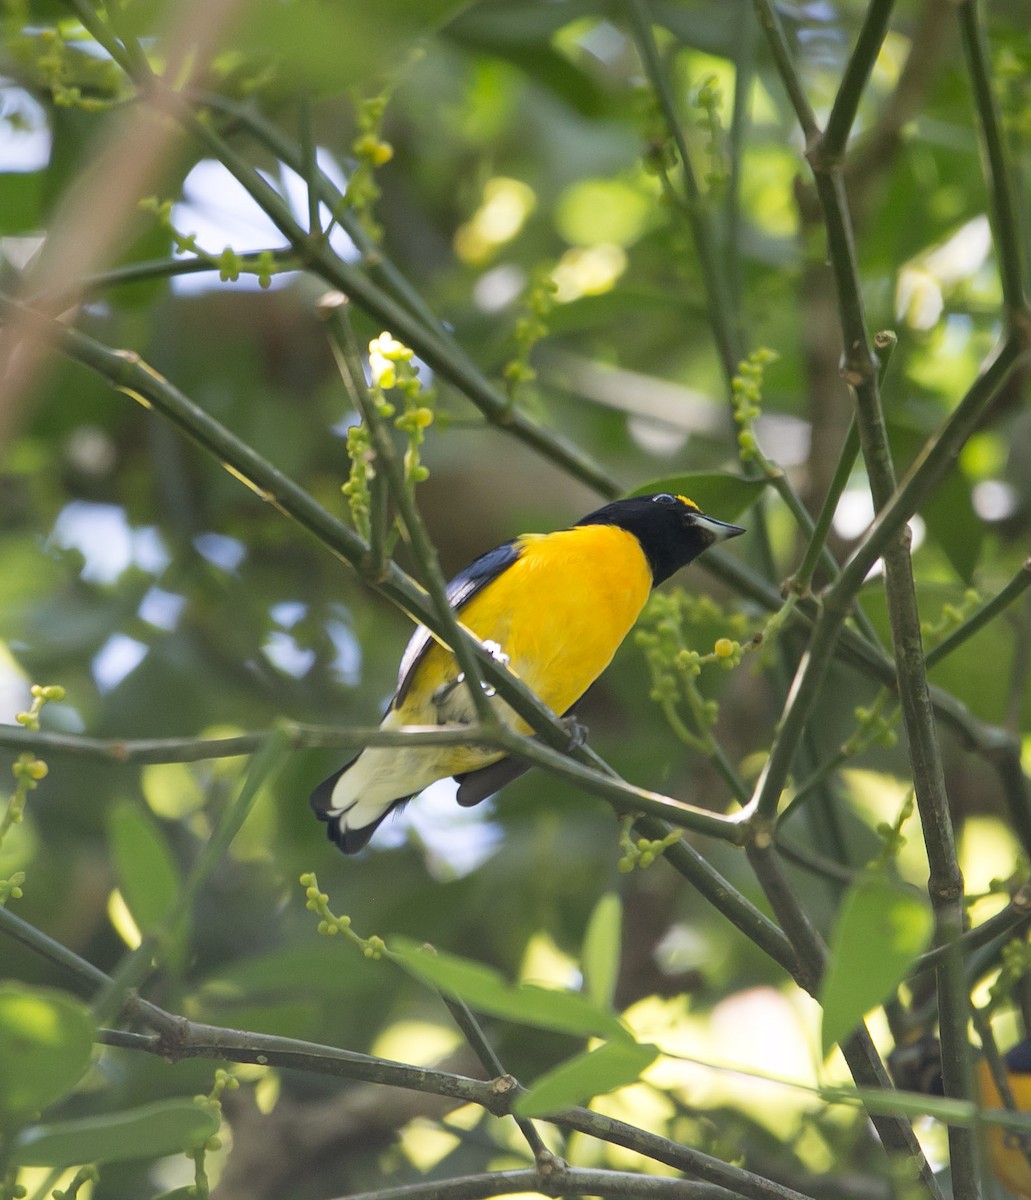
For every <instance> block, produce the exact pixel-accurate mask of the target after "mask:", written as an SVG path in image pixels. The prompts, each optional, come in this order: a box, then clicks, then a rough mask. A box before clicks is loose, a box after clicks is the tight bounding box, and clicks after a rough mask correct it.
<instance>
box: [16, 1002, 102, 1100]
mask: <svg viewBox="0 0 1031 1200" xmlns="http://www.w3.org/2000/svg"><path fill="white" fill-rule="evenodd" d="M94 1033H95V1025H94V1022H93V1018H92V1017H91V1016H90V1013H89V1009H87V1008H86V1006H85V1005H84V1004H81V1003H80V1002H79V1001H78V1000H75V999H74V998H73V997H71V996H67V995H65V994H64V993H63V992H56V991H50V990H48V989H45V988H29V987H23V986H21V985H20V984H17V983H4V984H0V1118H2V1117H4V1116H10V1115H13V1114H18V1113H21V1114H30V1113H33V1112H36V1111H37V1110H39V1109H42V1108H46V1106H47V1105H48V1104H52V1103H53V1102H54V1101H55V1100H58V1099H60V1098H61V1097H62V1096H64V1095H65V1094H66V1093H67V1092H69V1091H70V1090H71V1089H72V1088H73V1087H74V1086H75V1084H76V1083H78V1081H79V1079H80V1078H81V1077H82V1075H83V1074H84V1073H85V1071H86V1069H87V1068H88V1067H89V1064H90V1055H91V1053H92V1050H93V1036H94Z"/></svg>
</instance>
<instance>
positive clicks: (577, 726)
mask: <svg viewBox="0 0 1031 1200" xmlns="http://www.w3.org/2000/svg"><path fill="white" fill-rule="evenodd" d="M562 724H563V725H564V726H565V727H566V733H568V734H569V749H570V750H579V749H580V747H581V746H582V745H584V743H585V742H586V741H587V734H588V733H589V732H590V730H589V729H588V728H587V726H586V725H581V723H580V722H579V721H578V720H577V719H576V717H563V718H562Z"/></svg>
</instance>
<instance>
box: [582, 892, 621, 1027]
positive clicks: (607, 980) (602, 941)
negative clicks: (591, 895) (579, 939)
mask: <svg viewBox="0 0 1031 1200" xmlns="http://www.w3.org/2000/svg"><path fill="white" fill-rule="evenodd" d="M622 934H623V902H622V900H621V899H620V897H619V895H618V894H617V893H616V892H606V893H605V894H604V895H603V896H602V897H601V898H600V899H599V900H598V903H597V904H596V905H595V906H594V912H592V913H591V919H590V920H589V921H588V922H587V932H586V933H585V934H584V948H583V973H584V990H585V991H586V993H587V996H588V998H589V999H590V1000H591V1002H592V1003H593V1004H596V1005H597V1006H598V1007H599V1008H611V1007H612V997H613V996H614V995H615V992H616V980H617V979H618V978H619V952H620V944H621V939H622Z"/></svg>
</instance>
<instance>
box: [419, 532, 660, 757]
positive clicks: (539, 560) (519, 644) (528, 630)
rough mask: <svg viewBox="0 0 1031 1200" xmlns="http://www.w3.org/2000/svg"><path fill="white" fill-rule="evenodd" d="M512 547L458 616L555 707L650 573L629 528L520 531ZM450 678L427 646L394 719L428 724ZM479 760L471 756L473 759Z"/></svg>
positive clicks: (563, 705) (608, 657)
mask: <svg viewBox="0 0 1031 1200" xmlns="http://www.w3.org/2000/svg"><path fill="white" fill-rule="evenodd" d="M521 549H522V553H521V555H520V557H519V559H518V560H517V561H516V562H515V563H513V564H512V566H510V567H509V568H507V569H506V570H505V571H503V572H502V574H501V575H499V576H498V578H497V579H495V580H493V581H492V582H491V583H489V584H487V585H486V586H485V587H484V588H483V590H482V591H480V592H479V593H478V594H477V595H475V596H474V597H473V598H472V599H471V600H470V601H469V603H468V604H466V605H465V607H464V608H462V609H461V610H460V613H459V615H460V617H461V620H462V623H463V624H464V625H465V626H467V627H468V628H469V629H471V630H472V632H473V633H475V634H476V636H477V637H478V638H480V640H481V641H491V642H496V643H497V644H498V645H499V646H500V647H501V650H502V652H503V653H504V654H507V655H508V658H509V662H508V665H509V667H510V669H511V670H513V671H514V672H515V673H516V674H517V675H518V676H519V677H520V678H521V679H522V680H523V682H524V683H526V684H527V685H528V686H529V687H531V688H532V689H533V690H534V691H535V692H536V693H537V695H538V696H540V698H541V699H542V700H543V701H544V702H545V703H546V704H547V705H548V706H549V708H551V709H553V710H554V711H555V712H557V713H564V712H566V711H567V710H568V709H569V707H570V705H572V704H575V703H576V701H577V700H579V698H580V697H581V696H582V695H583V694H584V692H585V691H587V689H588V688H589V687H590V686H591V684H592V683H593V682H594V681H595V680H596V679H597V678H598V676H599V675H600V674H601V673H602V671H604V670H605V668H606V667H607V666H608V664H609V663H610V662H611V661H612V656H613V655H614V654H615V652H616V650H617V649H618V647H619V645H620V643H621V642H622V641H623V639H624V638H625V637H626V635H627V633H629V631H630V629H631V627H632V626H633V624H634V622H635V621H636V620H637V618H638V616H639V615H640V612H641V609H642V608H643V607H644V603H645V601H646V600H647V599H648V593H649V592H650V590H651V584H652V577H651V571H650V569H649V567H648V562H647V559H646V558H645V556H644V552H643V551H642V550H641V547H640V545H639V543H638V541H637V539H636V538H635V537H634V536H633V534H630V533H627V532H626V530H624V529H620V528H618V527H617V526H614V525H588V526H582V527H580V528H577V529H567V530H561V531H559V532H557V533H549V534H543V535H528V536H527V537H525V538H523V539H521ZM457 675H458V667H457V664H456V663H455V659H454V656H453V655H452V654H451V652H450V651H449V650H445V649H444V648H443V647H442V646H440V645H439V643H436V642H434V643H433V644H432V645H431V647H430V649H429V650H428V652H427V653H426V656H425V657H424V659H423V660H422V662H421V663H420V664H419V667H418V669H417V671H416V678H415V679H414V681H413V683H412V686H411V688H410V690H409V691H408V693H407V695H406V696H405V700H404V702H403V704H402V706H401V710H402V711H401V713H399V716H401V717H402V718H403V720H404V721H405V722H406V723H407V722H427V721H428V722H431V723H432V722H435V721H436V720H437V715H436V712H435V711H434V706H433V694H434V692H435V691H436V690H437V689H438V688H439V687H440V686H441V685H442V684H444V683H447V682H449V681H450V680H452V679H455V678H456V677H457ZM519 727H521V728H522V729H523V730H524V731H525V729H526V726H525V725H523V724H522V723H521V722H520V723H519ZM484 757H485V756H484V755H483V753H482V751H481V752H479V754H478V755H477V759H478V762H479V763H480V765H482V762H483V760H484ZM486 757H488V758H490V757H497V756H496V755H494V756H486ZM455 769H456V770H458V769H469V768H455Z"/></svg>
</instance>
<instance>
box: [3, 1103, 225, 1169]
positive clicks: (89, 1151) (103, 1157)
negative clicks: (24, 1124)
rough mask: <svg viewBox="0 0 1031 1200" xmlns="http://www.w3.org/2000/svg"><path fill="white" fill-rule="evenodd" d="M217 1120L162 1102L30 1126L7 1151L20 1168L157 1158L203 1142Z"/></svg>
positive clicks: (190, 1107)
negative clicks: (78, 1118)
mask: <svg viewBox="0 0 1031 1200" xmlns="http://www.w3.org/2000/svg"><path fill="white" fill-rule="evenodd" d="M218 1125H219V1119H218V1116H217V1115H216V1114H215V1113H213V1112H212V1111H211V1110H210V1109H207V1108H202V1107H201V1106H200V1105H198V1104H195V1103H194V1102H193V1101H192V1100H162V1101H159V1102H158V1103H156V1104H146V1105H142V1106H141V1107H139V1108H134V1109H130V1110H129V1111H127V1112H118V1113H107V1114H105V1115H104V1116H101V1117H83V1118H81V1119H80V1120H76V1121H58V1122H54V1123H53V1124H51V1125H33V1126H31V1127H30V1128H28V1129H23V1130H22V1131H21V1133H20V1134H19V1135H18V1136H17V1138H16V1139H15V1141H14V1145H13V1146H12V1147H11V1162H12V1163H13V1164H14V1165H15V1166H19V1167H74V1166H77V1165H79V1164H80V1163H105V1162H127V1161H129V1160H130V1159H135V1158H161V1157H163V1156H164V1155H166V1154H176V1153H180V1152H183V1151H185V1150H187V1149H189V1148H190V1147H192V1146H196V1145H198V1144H199V1143H201V1142H204V1141H207V1139H208V1138H209V1137H211V1136H212V1135H213V1134H214V1133H216V1132H217V1130H218Z"/></svg>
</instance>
